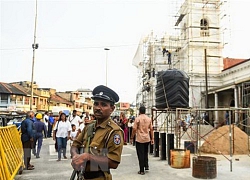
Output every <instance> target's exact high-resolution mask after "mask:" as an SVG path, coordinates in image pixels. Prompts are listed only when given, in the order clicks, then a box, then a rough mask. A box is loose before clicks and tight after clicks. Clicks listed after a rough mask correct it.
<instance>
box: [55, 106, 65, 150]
mask: <svg viewBox="0 0 250 180" xmlns="http://www.w3.org/2000/svg"><path fill="white" fill-rule="evenodd" d="M62 113H63V112H62V111H59V113H58V117H57V119H55V120H56V122H57V121H58V119H59V117H60V116H61V114H62ZM66 119H67V118H66ZM56 122H54V124H55V123H56ZM55 151H56V152H58V144H57V138H55Z"/></svg>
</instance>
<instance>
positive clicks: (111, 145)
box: [72, 118, 124, 172]
mask: <svg viewBox="0 0 250 180" xmlns="http://www.w3.org/2000/svg"><path fill="white" fill-rule="evenodd" d="M89 127H91V126H90V124H88V125H86V126H85V127H84V129H83V131H82V133H81V134H79V135H78V136H77V138H76V140H75V141H74V142H73V144H72V146H75V147H78V148H79V147H84V148H86V147H87V140H88V135H87V132H88V128H89ZM110 132H112V133H111V134H110ZM108 135H110V136H109V138H108V137H107V136H108ZM105 143H107V145H106V147H105ZM123 143H124V139H123V131H122V129H121V128H120V127H119V126H118V125H117V124H116V123H115V122H114V121H112V120H111V118H109V119H107V120H105V121H104V122H102V123H101V124H100V125H98V126H97V127H96V128H95V133H94V137H93V138H92V141H91V143H90V145H89V153H91V154H93V155H101V156H107V157H108V158H109V159H111V160H113V161H116V162H118V163H120V161H121V154H122V148H123ZM102 150H105V152H104V151H102ZM86 151H88V150H87V149H85V150H84V152H86ZM85 171H86V172H87V171H90V167H88V165H87V167H86V169H85Z"/></svg>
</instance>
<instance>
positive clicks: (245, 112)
mask: <svg viewBox="0 0 250 180" xmlns="http://www.w3.org/2000/svg"><path fill="white" fill-rule="evenodd" d="M216 111H224V112H225V111H229V112H231V113H229V114H230V115H229V125H228V127H229V129H228V135H229V137H228V138H229V139H228V141H229V145H230V146H229V152H230V153H229V157H227V156H226V155H225V154H223V153H222V152H221V151H220V149H219V148H218V147H214V146H212V145H211V143H210V142H209V141H207V138H206V137H207V136H208V135H209V134H210V133H211V132H213V131H215V130H217V129H218V128H219V127H221V126H223V125H224V124H225V122H221V123H220V124H218V125H217V126H216V127H214V125H212V124H210V123H209V121H207V120H206V119H204V116H203V115H204V113H205V112H206V113H208V114H211V113H214V112H216ZM163 113H165V114H166V116H165V119H164V121H163V123H160V124H159V123H158V120H157V118H159V115H161V114H163ZM235 113H238V114H241V115H242V116H243V117H244V118H243V119H242V120H241V121H237V120H234V119H233V118H234V117H233V114H235ZM187 114H191V115H193V116H192V117H193V118H191V119H190V122H189V123H188V124H184V125H185V126H186V127H187V128H186V129H183V124H181V122H182V121H183V117H184V116H185V115H187ZM152 123H153V125H154V130H155V131H159V132H167V133H174V135H175V148H177V149H179V148H181V146H182V144H181V141H182V137H183V136H184V135H185V134H187V136H188V137H189V138H190V139H189V140H190V141H191V143H193V145H194V154H195V155H198V156H200V155H201V152H200V150H199V149H200V147H201V146H202V141H204V142H207V143H210V145H211V146H212V148H214V149H215V150H216V151H217V153H218V154H220V155H222V156H223V157H225V158H226V159H227V160H228V161H229V162H230V170H231V171H232V156H233V154H234V150H235V147H236V146H237V143H236V142H235V140H234V126H237V127H238V126H239V125H242V124H243V125H244V127H245V128H244V129H245V133H246V134H247V135H248V139H247V142H246V143H247V147H248V154H247V155H248V156H250V136H249V135H250V108H232V107H231V108H209V109H207V108H204V109H203V108H198V109H197V108H196V109H188V108H176V109H170V108H166V109H156V108H153V109H152ZM205 124H206V125H205ZM201 126H210V127H211V129H209V130H207V131H206V132H202V128H201ZM188 130H190V133H189V132H188ZM222 136H225V134H221V137H222ZM184 148H185V147H184Z"/></svg>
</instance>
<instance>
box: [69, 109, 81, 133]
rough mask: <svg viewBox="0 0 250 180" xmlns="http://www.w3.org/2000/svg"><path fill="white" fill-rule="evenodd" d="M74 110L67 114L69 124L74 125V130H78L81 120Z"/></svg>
mask: <svg viewBox="0 0 250 180" xmlns="http://www.w3.org/2000/svg"><path fill="white" fill-rule="evenodd" d="M76 112H77V111H76V110H73V112H72V115H71V116H69V118H68V121H69V122H70V123H71V124H74V125H76V130H77V131H78V129H79V126H80V123H81V122H82V119H81V118H80V117H79V116H78V115H77V114H76Z"/></svg>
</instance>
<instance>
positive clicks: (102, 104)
mask: <svg viewBox="0 0 250 180" xmlns="http://www.w3.org/2000/svg"><path fill="white" fill-rule="evenodd" d="M113 111H114V106H113V105H111V104H110V102H108V101H103V100H95V101H94V115H95V117H96V119H97V120H105V119H107V118H109V116H110V114H111V113H112V112H113Z"/></svg>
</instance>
